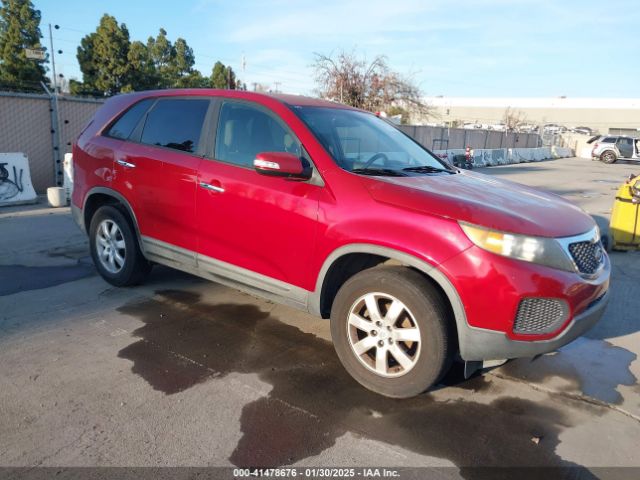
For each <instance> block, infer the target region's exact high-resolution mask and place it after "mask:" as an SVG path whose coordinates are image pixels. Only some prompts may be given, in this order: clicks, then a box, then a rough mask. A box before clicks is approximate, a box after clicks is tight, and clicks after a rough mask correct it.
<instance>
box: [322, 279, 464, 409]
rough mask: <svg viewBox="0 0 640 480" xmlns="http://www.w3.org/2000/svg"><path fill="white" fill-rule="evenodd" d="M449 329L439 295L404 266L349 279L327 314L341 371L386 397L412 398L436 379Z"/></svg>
mask: <svg viewBox="0 0 640 480" xmlns="http://www.w3.org/2000/svg"><path fill="white" fill-rule="evenodd" d="M451 330H452V329H451V319H450V314H449V312H448V309H447V308H446V303H445V300H444V299H443V298H442V295H441V294H440V293H439V292H438V291H437V290H436V289H435V288H434V287H433V286H432V285H430V284H429V283H428V282H427V281H426V280H425V279H424V278H423V277H422V275H421V274H420V273H418V272H416V271H414V270H411V269H409V268H406V267H396V266H392V267H390V266H383V267H375V268H371V269H368V270H364V271H362V272H360V273H358V274H356V275H354V276H353V277H352V278H350V279H349V280H348V281H347V282H346V283H345V284H344V285H343V286H342V288H340V290H339V291H338V294H337V295H336V298H335V300H334V302H333V306H332V309H331V337H332V339H333V344H334V348H335V350H336V353H337V354H338V357H339V358H340V361H341V362H342V364H343V366H344V367H345V369H346V370H347V371H348V372H349V374H350V375H351V376H352V377H353V378H354V379H355V380H356V381H358V382H359V383H360V384H361V385H363V386H364V387H366V388H368V389H369V390H372V391H374V392H377V393H379V394H381V395H385V396H387V397H393V398H409V397H413V396H415V395H418V394H420V393H422V392H424V391H425V390H427V389H428V388H430V387H431V386H432V385H434V384H435V383H436V382H438V381H439V380H440V379H441V378H442V376H443V375H444V374H445V373H446V372H447V370H448V369H449V367H450V365H451V360H452V357H453V348H452V343H453V340H452V339H453V336H452V334H451Z"/></svg>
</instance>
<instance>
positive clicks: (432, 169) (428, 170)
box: [402, 165, 457, 174]
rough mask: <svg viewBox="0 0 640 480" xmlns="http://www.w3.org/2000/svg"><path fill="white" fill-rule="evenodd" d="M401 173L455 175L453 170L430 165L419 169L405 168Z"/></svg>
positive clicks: (421, 166)
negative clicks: (442, 173) (443, 173)
mask: <svg viewBox="0 0 640 480" xmlns="http://www.w3.org/2000/svg"><path fill="white" fill-rule="evenodd" d="M402 171H403V172H416V173H440V172H445V173H451V174H453V173H457V172H456V171H455V170H449V169H448V168H438V167H432V166H431V165H420V166H419V167H407V168H403V169H402Z"/></svg>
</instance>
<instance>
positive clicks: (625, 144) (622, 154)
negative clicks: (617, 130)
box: [587, 135, 640, 163]
mask: <svg viewBox="0 0 640 480" xmlns="http://www.w3.org/2000/svg"><path fill="white" fill-rule="evenodd" d="M587 143H591V144H592V145H593V149H592V150H591V158H592V159H593V160H600V161H601V162H604V163H615V162H617V161H618V160H620V159H623V160H633V161H640V139H637V138H633V137H627V136H624V135H606V136H604V135H603V136H598V137H594V138H592V139H590V140H589V141H588V142H587Z"/></svg>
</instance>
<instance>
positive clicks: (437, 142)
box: [400, 125, 541, 150]
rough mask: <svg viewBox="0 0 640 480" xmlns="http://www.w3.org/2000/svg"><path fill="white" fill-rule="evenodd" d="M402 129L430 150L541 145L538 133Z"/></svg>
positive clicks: (420, 128) (435, 128) (418, 127)
mask: <svg viewBox="0 0 640 480" xmlns="http://www.w3.org/2000/svg"><path fill="white" fill-rule="evenodd" d="M400 129H401V130H402V131H403V132H405V133H406V134H407V135H409V136H410V137H411V138H413V139H414V140H416V141H417V142H418V143H420V144H421V145H424V146H425V147H427V148H428V149H430V150H450V149H460V148H466V147H471V148H480V149H483V148H486V149H491V148H529V147H531V148H532V147H539V146H540V145H541V142H540V136H539V135H538V134H537V133H517V132H501V131H498V130H481V129H473V130H472V129H467V128H446V127H429V126H423V125H420V126H414V125H402V126H401V127H400Z"/></svg>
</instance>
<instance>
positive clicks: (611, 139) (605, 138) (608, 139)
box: [601, 137, 616, 143]
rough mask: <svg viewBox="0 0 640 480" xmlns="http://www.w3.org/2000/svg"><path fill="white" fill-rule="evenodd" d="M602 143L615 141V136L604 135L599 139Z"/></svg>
mask: <svg viewBox="0 0 640 480" xmlns="http://www.w3.org/2000/svg"><path fill="white" fill-rule="evenodd" d="M601 142H602V143H616V138H615V137H604V138H603V139H602V140H601Z"/></svg>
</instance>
